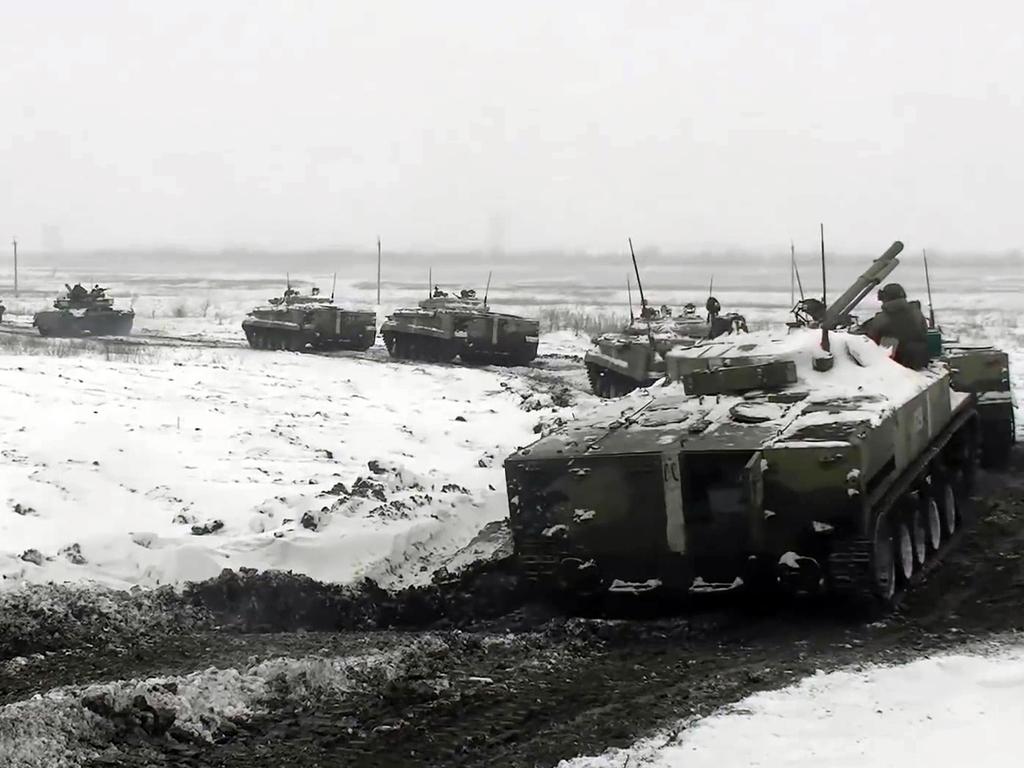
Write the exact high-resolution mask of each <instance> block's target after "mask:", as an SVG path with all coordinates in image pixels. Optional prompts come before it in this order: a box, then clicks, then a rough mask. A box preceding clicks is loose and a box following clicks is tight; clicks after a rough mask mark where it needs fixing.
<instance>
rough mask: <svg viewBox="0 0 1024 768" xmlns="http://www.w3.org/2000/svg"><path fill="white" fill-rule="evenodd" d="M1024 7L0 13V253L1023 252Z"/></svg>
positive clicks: (200, 8) (249, 7) (208, 5)
mask: <svg viewBox="0 0 1024 768" xmlns="http://www.w3.org/2000/svg"><path fill="white" fill-rule="evenodd" d="M1022 25H1024V10H1022V6H1020V4H1019V3H1016V2H983V1H982V2H972V3H970V4H963V3H952V2H935V1H934V0H932V2H925V1H922V2H835V1H832V0H830V1H828V2H824V1H823V0H807V1H797V0H793V1H792V2H770V1H769V0H757V1H755V2H738V1H734V2H730V1H729V0H711V1H709V2H698V1H695V0H691V1H687V0H675V2H671V1H670V2H629V3H627V2H605V1H598V0H577V1H576V2H570V1H569V0H563V2H523V1H522V0H519V1H517V2H504V3H499V2H488V1H484V0H466V1H465V2H454V1H452V2H444V1H443V0H436V1H435V2H429V3H428V2H406V3H398V2H379V1H377V0H373V1H370V2H353V1H351V0H350V1H347V2H346V1H343V0H335V1H334V2H252V0H217V2H191V1H188V2H184V1H182V0H174V1H173V2H171V0H165V1H164V2H156V1H155V0H151V1H149V2H141V1H140V2H128V1H126V2H113V1H110V0H106V1H104V0H66V1H65V2H58V1H57V0H33V1H32V2H24V1H23V0H0V105H2V109H3V117H2V119H0V179H2V185H0V233H8V232H9V233H12V234H13V233H18V234H19V236H20V237H21V239H22V240H23V242H25V243H26V244H27V245H29V246H32V245H34V246H36V247H38V246H40V245H41V241H40V239H41V235H40V233H41V231H42V228H43V227H44V226H45V225H47V224H50V225H56V226H59V227H60V231H61V233H62V234H63V238H64V241H65V244H66V245H67V247H69V248H79V247H90V248H95V247H103V246H116V247H123V246H131V245H151V244H170V243H174V244H182V245H187V246H195V247H203V248H216V247H221V246H224V245H231V244H246V245H254V246H267V247H280V246H322V245H331V244H348V245H361V244H362V245H367V246H369V245H370V244H371V243H372V242H373V238H374V237H375V236H376V234H377V233H378V232H379V233H380V234H381V235H382V236H383V237H384V238H385V240H386V241H387V243H388V245H389V247H392V248H395V249H414V248H421V247H422V248H460V249H473V248H486V247H489V246H490V245H492V243H493V242H495V241H498V240H500V241H502V244H503V245H504V246H505V247H506V248H509V249H523V248H538V247H567V248H582V249H589V250H595V251H609V250H616V249H619V248H621V246H622V243H623V241H624V238H625V236H626V234H631V235H632V236H633V237H634V239H635V240H637V241H638V242H642V243H644V244H645V245H648V246H650V245H655V244H657V245H660V246H662V247H666V248H673V247H683V248H691V247H699V246H709V245H710V246H712V247H718V246H725V245H738V246H746V247H761V246H770V247H779V245H780V244H783V245H785V244H788V241H789V238H790V237H794V238H796V239H797V242H798V243H803V244H807V245H812V244H813V243H814V239H815V236H816V229H817V222H818V221H819V220H824V221H825V222H826V227H827V233H828V235H829V242H830V245H833V246H834V247H835V248H836V249H843V250H856V249H862V248H866V249H869V250H878V249H879V247H880V246H884V245H885V244H887V243H888V242H890V241H891V240H892V239H893V238H895V237H900V238H902V239H903V240H904V241H906V242H907V244H908V246H910V245H911V244H913V245H914V246H916V247H920V246H922V245H926V246H930V247H936V248H941V247H946V248H950V249H964V250H972V249H985V250H998V249H1004V248H1016V247H1018V246H1020V245H1021V243H1022V241H1024V217H1022V216H1021V215H1020V207H1021V203H1020V197H1021V188H1022V182H1024V150H1022V146H1024V138H1022V137H1024V110H1022V96H1021V92H1022V75H1021V73H1022V72H1024V39H1022V37H1024V35H1022Z"/></svg>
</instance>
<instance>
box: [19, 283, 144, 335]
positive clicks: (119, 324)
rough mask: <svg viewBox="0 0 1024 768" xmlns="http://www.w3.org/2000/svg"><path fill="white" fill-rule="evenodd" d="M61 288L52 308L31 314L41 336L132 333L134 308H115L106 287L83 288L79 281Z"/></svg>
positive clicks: (33, 323)
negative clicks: (63, 292)
mask: <svg viewBox="0 0 1024 768" xmlns="http://www.w3.org/2000/svg"><path fill="white" fill-rule="evenodd" d="M64 287H65V288H66V289H67V292H66V293H65V294H64V295H63V296H59V297H57V298H56V299H54V302H53V309H46V310H43V311H41V312H36V313H35V315H34V316H33V317H32V325H33V326H35V328H36V329H37V330H38V331H39V335H40V336H127V335H129V334H130V333H131V332H132V323H133V322H134V321H135V311H134V310H132V309H114V301H113V299H111V298H110V297H109V296H107V289H106V288H101V287H100V286H98V285H96V286H93V288H92V289H91V290H86V289H85V288H84V287H83V286H82V285H81V284H80V283H76V284H75V286H74V287H71V286H70V285H66V284H65V286H64Z"/></svg>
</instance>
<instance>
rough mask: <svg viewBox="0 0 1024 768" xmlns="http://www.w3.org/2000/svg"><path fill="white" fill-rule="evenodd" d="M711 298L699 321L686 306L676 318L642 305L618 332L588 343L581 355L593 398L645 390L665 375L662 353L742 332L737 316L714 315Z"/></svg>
mask: <svg viewBox="0 0 1024 768" xmlns="http://www.w3.org/2000/svg"><path fill="white" fill-rule="evenodd" d="M715 307H718V301H717V299H715V298H714V297H711V298H709V299H708V308H709V315H708V317H707V318H706V319H705V318H701V317H699V316H698V315H697V312H696V308H695V307H694V306H693V305H692V304H687V305H686V306H685V307H684V308H683V311H682V313H681V314H679V315H673V314H672V311H671V310H670V309H669V308H668V307H662V308H661V309H660V310H655V309H654V308H653V307H647V306H643V309H642V310H641V316H640V317H638V318H635V319H634V320H633V322H631V323H630V324H629V325H628V326H626V327H625V328H623V329H622V331H621V332H619V333H605V334H602V335H601V336H595V337H594V338H593V339H591V343H592V344H593V345H594V348H593V349H591V350H588V351H587V353H586V355H584V357H583V364H584V365H585V366H586V367H587V379H588V380H589V381H590V388H591V390H592V391H593V393H594V394H595V395H597V396H598V397H621V396H622V395H627V394H629V393H630V392H632V391H633V390H634V389H636V388H637V387H648V386H650V385H651V384H653V383H654V382H656V381H657V380H658V379H660V378H662V377H664V375H665V354H666V353H667V352H668V351H669V350H670V349H675V348H676V347H690V346H693V345H694V344H696V343H698V342H699V341H701V340H703V339H713V338H717V337H718V336H721V335H723V334H726V333H738V332H746V331H747V322H746V320H745V319H744V318H743V316H742V315H738V314H735V313H730V314H727V315H719V314H718V313H717V310H715V312H714V314H712V313H711V311H710V310H711V309H713V308H715Z"/></svg>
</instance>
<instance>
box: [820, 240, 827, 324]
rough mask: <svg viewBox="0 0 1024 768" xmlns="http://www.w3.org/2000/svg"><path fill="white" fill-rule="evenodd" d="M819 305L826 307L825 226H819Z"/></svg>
mask: <svg viewBox="0 0 1024 768" xmlns="http://www.w3.org/2000/svg"><path fill="white" fill-rule="evenodd" d="M820 226H821V303H822V304H824V305H825V306H826V307H827V306H828V290H827V288H826V284H825V225H824V224H821V225H820Z"/></svg>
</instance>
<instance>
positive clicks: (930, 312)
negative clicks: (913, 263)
mask: <svg viewBox="0 0 1024 768" xmlns="http://www.w3.org/2000/svg"><path fill="white" fill-rule="evenodd" d="M921 256H922V257H923V258H924V282H925V285H926V286H928V320H929V322H930V323H931V327H932V328H934V327H935V307H933V306H932V281H931V278H930V277H929V276H928V251H926V250H925V249H924V248H922V249H921Z"/></svg>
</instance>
